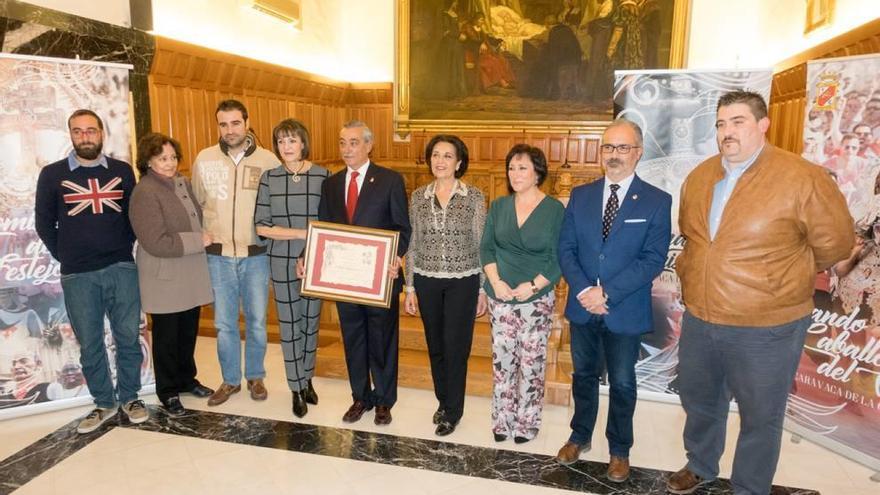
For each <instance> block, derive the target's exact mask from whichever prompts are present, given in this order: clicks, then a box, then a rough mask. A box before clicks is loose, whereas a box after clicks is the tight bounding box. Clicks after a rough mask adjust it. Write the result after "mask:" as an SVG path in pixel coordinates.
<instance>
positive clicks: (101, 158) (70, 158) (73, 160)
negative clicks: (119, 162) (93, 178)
mask: <svg viewBox="0 0 880 495" xmlns="http://www.w3.org/2000/svg"><path fill="white" fill-rule="evenodd" d="M98 165H100V166H102V167H104V168H110V166H109V165H107V157H106V156H105V155H104V153H101V154H100V155H98V160H97V161H94V162H92V163H88V164H86V163H82V162H80V161H79V158H78V157H77V156H76V150H73V151H71V152H70V154H69V155H67V166H68V167H70V171H71V172H73V171H74V170H76V169H77V168H79V167H97V166H98Z"/></svg>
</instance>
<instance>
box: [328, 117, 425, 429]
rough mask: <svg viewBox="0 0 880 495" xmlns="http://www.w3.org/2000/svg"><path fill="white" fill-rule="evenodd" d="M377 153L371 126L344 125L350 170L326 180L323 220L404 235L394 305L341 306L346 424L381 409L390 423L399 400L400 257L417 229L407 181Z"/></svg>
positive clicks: (380, 416)
mask: <svg viewBox="0 0 880 495" xmlns="http://www.w3.org/2000/svg"><path fill="white" fill-rule="evenodd" d="M372 149H373V133H372V132H371V131H370V129H369V127H367V125H366V124H365V123H363V122H361V121H357V120H353V121H351V122H349V123H347V124H345V125H344V126H343V128H342V131H341V132H340V133H339V151H340V153H341V154H342V160H343V161H344V162H345V165H346V167H345V170H340V171H339V172H337V173H336V174H333V175H332V176H331V177H330V178H328V179H327V180H326V181H324V184H323V185H322V187H321V204H320V206H319V208H318V218H320V219H321V220H322V221H325V222H335V223H344V224H349V225H359V226H361V227H373V228H377V229H386V230H396V231H397V232H399V233H400V239H399V241H398V243H397V257H396V258H395V260H394V262H393V263H392V264H391V266H389V268H388V269H389V271H390V272H391V277H392V278H394V279H395V280H394V288H393V290H392V293H391V307H390V308H388V309H384V308H376V307H372V306H365V305H363V304H351V303H344V302H338V303H336V309H337V310H338V311H339V322H340V324H341V326H342V343H343V345H344V346H345V364H346V366H347V367H348V380H349V383H350V384H351V395H352V397H353V398H354V403H353V404H352V405H351V407H349V408H348V411H347V412H346V413H345V415H344V416H343V417H342V420H343V421H345V422H346V423H354V422H355V421H358V420H359V419H361V416H362V415H363V414H364V412H365V411H369V410H370V409H372V408H373V407H374V406H375V407H376V417H375V423H376V424H377V425H387V424H389V423H391V407H392V406H394V403H395V401H397V341H398V325H399V315H398V306H399V297H398V296H399V295H400V291H401V288H402V286H403V284H402V282H401V279H402V276H400V275H402V274H401V271H400V257H401V256H403V255H404V254H405V253H406V250H407V248H408V247H409V238H410V234H411V233H412V227H410V224H409V213H408V212H407V198H406V188H405V187H404V184H403V178H402V177H401V176H400V174H398V173H397V172H395V171H393V170H390V169H387V168H384V167H380V166H379V165H377V164H375V163H373V162H371V161H370V156H369V155H370V151H371V150H372ZM371 378H372V386H371Z"/></svg>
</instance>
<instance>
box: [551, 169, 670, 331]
mask: <svg viewBox="0 0 880 495" xmlns="http://www.w3.org/2000/svg"><path fill="white" fill-rule="evenodd" d="M604 187H605V179H604V178H603V179H600V180H597V181H595V182H593V183H591V184H586V185H583V186H579V187H576V188H575V189H574V190H572V192H571V199H570V200H569V203H568V207H567V208H566V209H565V216H564V217H563V221H562V230H561V232H560V235H559V265H560V267H561V268H562V274H563V275H564V276H565V280H567V281H568V285H569V291H568V302H567V304H566V306H565V316H566V318H568V319H569V321H571V322H572V323H575V324H585V323H587V321H588V320H589V318H590V316H591V313H589V312H588V311H587V310H586V309H584V307H583V306H581V304H580V302H579V301H578V299H577V295H578V294H579V293H580V292H581V291H582V290H584V289H585V288H587V287H590V286H594V285H596V283H597V282H596V281H597V280H600V281H601V285H602V287H603V288H604V290H605V294H606V295H607V296H608V314H607V315H605V317H604V320H605V325H606V326H607V327H608V330H610V331H611V332H614V333H620V334H628V335H633V334H640V333H648V332H651V331H653V321H652V318H651V285H652V282H653V280H654V278H656V277H657V275H659V274H660V272H662V271H663V267H664V266H665V264H666V255H667V253H668V251H669V240H670V237H671V235H672V226H671V218H670V217H671V208H672V197H671V196H670V195H669V194H667V193H666V192H664V191H662V190H660V189H658V188H656V187H654V186H652V185H650V184H648V183H647V182H644V181H643V180H641V179H639V177H638V176H635V177H633V181H632V184H630V187H629V190H628V191H627V193H626V197H625V198H621V199H622V202H621V205H620V210H618V212H617V216H616V217H615V219H614V223H612V224H611V230H610V232H609V233H608V239H607V240H605V241H603V240H602V214H603V211H602V191H603V188H604Z"/></svg>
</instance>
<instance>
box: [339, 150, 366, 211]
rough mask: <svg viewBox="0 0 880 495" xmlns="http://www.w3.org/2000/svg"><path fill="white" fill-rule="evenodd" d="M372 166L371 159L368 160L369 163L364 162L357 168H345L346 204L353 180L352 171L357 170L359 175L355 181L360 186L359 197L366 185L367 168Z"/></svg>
mask: <svg viewBox="0 0 880 495" xmlns="http://www.w3.org/2000/svg"><path fill="white" fill-rule="evenodd" d="M368 168H370V160H367V163H365V164H363V165H361V166H360V168H358V169H357V170H354V169H352V168H351V167H346V169H345V194H343V196H345V204H346V205H348V184H349V182H351V173H352V172H357V173H358V176H357V179H355V183H356V184H357V187H358V197H360V195H361V189H363V187H364V177H366V176H367V169H368Z"/></svg>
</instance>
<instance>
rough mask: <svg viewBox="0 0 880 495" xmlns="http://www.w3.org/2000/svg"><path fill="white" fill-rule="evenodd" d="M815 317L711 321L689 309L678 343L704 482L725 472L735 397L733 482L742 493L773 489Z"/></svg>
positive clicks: (690, 432) (697, 466) (690, 451)
mask: <svg viewBox="0 0 880 495" xmlns="http://www.w3.org/2000/svg"><path fill="white" fill-rule="evenodd" d="M810 322H811V317H810V316H805V317H803V318H800V319H797V320H794V321H792V322H789V323H786V324H783V325H778V326H775V327H758V328H755V327H735V326H729V325H716V324H713V323H709V322H706V321H703V320H700V319H699V318H697V317H695V316H693V315H692V314H690V313H688V312H685V314H684V318H683V319H682V324H681V338H680V339H679V343H678V345H679V348H678V384H679V396H680V397H681V405H682V406H683V407H684V411H685V413H686V414H687V419H686V421H685V424H684V448H685V450H686V451H687V458H688V463H687V467H688V469H689V470H691V472H693V473H694V474H696V475H697V476H700V477H702V478H704V479H708V480H712V479H715V477H716V476H718V460H719V459H720V458H721V454H722V453H723V452H724V441H725V437H726V433H727V412H728V410H729V409H730V399H731V397H733V398H734V399H736V402H737V405H738V406H739V417H740V430H739V438H738V439H737V442H736V454H735V455H734V457H733V473H732V474H731V476H730V482H731V484H732V485H733V492H734V493H735V494H736V495H744V494H750V495H756V494H757V495H766V494H767V493H770V485H771V484H772V482H773V475H774V474H775V473H776V463H777V461H778V460H779V448H780V443H781V442H782V422H783V420H784V419H785V405H786V403H787V402H788V393H789V391H790V390H791V384H792V382H793V381H794V374H795V371H796V370H797V366H798V362H799V361H800V357H801V353H802V352H803V347H804V340H805V339H806V336H807V328H809V326H810Z"/></svg>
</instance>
